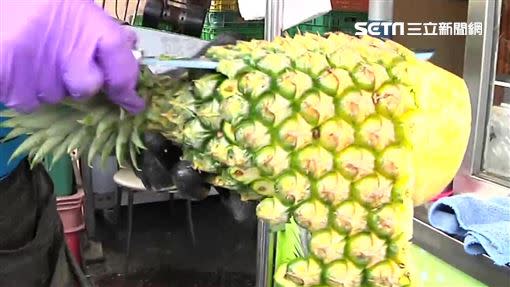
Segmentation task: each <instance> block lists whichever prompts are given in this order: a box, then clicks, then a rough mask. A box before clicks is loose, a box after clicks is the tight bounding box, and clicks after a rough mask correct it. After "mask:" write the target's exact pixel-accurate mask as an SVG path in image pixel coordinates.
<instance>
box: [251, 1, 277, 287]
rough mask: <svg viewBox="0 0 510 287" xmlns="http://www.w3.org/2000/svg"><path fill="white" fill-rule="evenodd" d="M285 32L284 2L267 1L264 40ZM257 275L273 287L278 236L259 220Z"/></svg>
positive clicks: (262, 286)
mask: <svg viewBox="0 0 510 287" xmlns="http://www.w3.org/2000/svg"><path fill="white" fill-rule="evenodd" d="M282 30H283V0H266V18H265V27H264V34H265V35H264V36H265V37H264V38H265V39H266V40H268V41H272V40H274V39H275V38H276V37H278V36H280V35H281V34H282ZM257 233H258V234H257V271H256V272H257V274H256V283H255V286H256V287H272V286H273V273H274V253H275V244H276V234H274V233H272V232H270V230H269V225H268V224H267V223H265V222H263V221H262V220H259V222H258V227H257Z"/></svg>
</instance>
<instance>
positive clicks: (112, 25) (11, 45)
mask: <svg viewBox="0 0 510 287" xmlns="http://www.w3.org/2000/svg"><path fill="white" fill-rule="evenodd" d="M0 7H1V8H0V47H1V49H0V63H1V65H0V102H1V103H3V104H4V105H6V106H7V107H9V108H12V109H15V110H18V111H21V112H30V111H33V110H34V109H36V108H37V107H38V106H39V105H40V104H42V103H52V104H53V103H57V102H59V101H61V100H62V99H63V98H64V97H65V96H71V97H73V98H76V99H81V98H87V97H90V96H93V95H95V94H96V93H98V91H99V90H100V89H101V88H103V87H104V90H105V91H106V93H107V95H108V97H109V98H110V100H111V101H112V102H114V103H116V104H118V105H120V106H121V107H123V108H125V109H126V110H127V111H128V112H131V113H137V112H139V111H141V110H142V109H143V108H144V101H143V100H142V99H141V98H140V97H138V96H137V94H136V90H135V88H136V84H137V80H138V72H139V70H138V63H137V61H136V59H135V57H134V56H133V54H132V52H131V49H132V48H133V47H134V45H135V44H136V36H135V34H134V32H132V31H128V30H127V29H126V28H125V27H123V26H121V25H120V24H118V23H116V22H115V20H114V19H112V18H110V17H109V16H108V15H107V14H106V13H105V12H104V11H103V10H102V9H101V7H99V6H97V5H96V4H95V3H94V1H92V0H61V1H55V0H23V1H17V0H1V4H0Z"/></svg>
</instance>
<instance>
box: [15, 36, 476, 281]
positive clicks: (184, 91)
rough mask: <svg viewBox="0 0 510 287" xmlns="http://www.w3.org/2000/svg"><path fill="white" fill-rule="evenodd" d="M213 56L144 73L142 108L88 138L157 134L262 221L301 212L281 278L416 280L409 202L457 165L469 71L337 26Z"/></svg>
mask: <svg viewBox="0 0 510 287" xmlns="http://www.w3.org/2000/svg"><path fill="white" fill-rule="evenodd" d="M207 57H209V58H211V59H214V60H218V61H219V67H218V70H217V72H216V73H209V74H207V75H205V76H202V77H200V78H199V79H197V80H194V81H190V80H189V79H186V78H184V79H182V78H181V79H171V78H168V79H163V78H160V77H156V78H155V80H154V78H150V77H149V78H146V79H145V80H144V84H143V86H141V87H140V90H141V93H142V94H146V95H147V99H148V101H150V103H151V104H150V107H149V109H148V110H147V111H146V113H145V114H144V115H143V116H138V117H137V118H135V119H131V118H129V119H131V120H116V121H115V124H116V125H120V128H111V134H110V135H109V136H108V140H105V139H104V138H106V137H107V136H102V135H101V133H99V131H98V130H99V125H101V123H96V122H94V123H89V125H88V126H89V127H90V130H91V132H90V135H93V136H92V137H91V139H90V142H91V143H92V144H91V145H86V144H85V145H84V146H85V147H87V146H90V147H92V146H97V147H96V148H94V149H98V150H101V151H103V152H104V151H105V150H106V151H108V150H109V149H103V148H102V147H103V146H105V145H106V144H103V142H109V141H110V138H116V139H118V138H119V137H120V134H123V135H124V136H122V139H121V140H115V142H116V145H114V146H115V147H116V149H115V150H116V151H117V156H118V157H119V158H123V157H126V156H127V155H131V157H132V158H133V159H134V158H135V155H136V153H137V152H138V149H140V148H143V145H142V143H140V142H139V140H138V138H137V134H138V133H139V132H140V131H141V130H145V129H150V130H154V131H158V132H161V133H162V134H163V135H164V136H166V137H167V138H168V139H170V140H172V141H174V142H176V143H178V144H180V145H181V147H182V150H183V152H184V158H185V159H187V160H189V161H191V162H192V163H193V165H194V167H195V168H196V169H197V170H199V171H201V172H203V173H204V175H205V176H207V177H208V178H209V181H210V182H211V183H212V184H213V185H216V186H221V187H224V188H228V189H231V190H235V191H237V192H239V193H241V195H242V197H243V198H244V199H246V200H249V199H257V200H259V199H260V200H261V202H260V203H259V205H258V207H257V215H258V216H259V217H260V218H262V219H264V220H266V221H268V222H269V223H270V224H271V225H272V226H273V228H274V229H278V228H282V227H283V226H284V224H285V223H286V222H288V221H289V219H290V218H291V217H292V218H293V219H294V220H295V222H297V223H298V224H299V225H300V226H302V227H303V228H305V229H306V230H308V231H309V232H310V233H311V240H310V242H309V250H310V251H311V255H310V256H308V257H306V258H299V259H296V260H294V261H293V262H289V263H288V264H284V265H282V266H280V267H279V270H278V273H277V281H278V283H280V284H281V285H283V286H342V287H356V286H392V287H396V286H415V285H416V280H415V279H414V278H413V277H412V275H411V271H410V270H411V266H410V264H411V263H412V262H411V261H412V260H411V259H410V258H408V257H407V248H408V246H409V244H410V243H409V240H410V239H411V237H412V217H413V214H412V209H413V205H419V204H421V203H423V202H425V201H427V200H429V199H430V198H431V197H433V196H435V195H436V194H437V193H439V192H440V191H441V190H442V189H443V188H444V187H445V186H446V185H447V184H448V182H449V181H450V180H451V179H452V178H453V176H454V175H455V172H456V171H457V169H458V167H459V165H460V163H461V161H462V158H463V155H464V151H465V149H466V146H467V142H468V138H469V132H470V121H471V118H470V117H471V114H470V103H469V95H468V91H467V88H466V85H465V83H464V82H463V81H462V79H460V78H458V77H456V76H454V75H452V74H450V73H449V72H447V71H445V70H443V69H441V68H438V67H436V66H434V65H432V64H430V63H428V62H424V61H420V60H418V59H416V58H415V56H414V54H413V53H412V52H411V51H409V50H407V49H406V48H404V47H402V46H400V45H398V44H396V43H394V42H392V41H382V40H379V39H375V38H371V37H368V36H367V37H362V38H356V37H352V36H348V35H345V34H342V33H333V34H329V35H327V36H325V37H322V36H317V35H313V34H305V35H297V36H295V37H293V38H283V37H282V38H278V39H276V40H275V41H273V42H266V41H251V42H239V43H237V44H236V45H225V46H219V47H212V48H210V49H209V50H208V52H207ZM100 106H101V105H100ZM85 113H86V112H85ZM117 119H118V115H117ZM137 119H139V120H137ZM14 120H15V118H14V119H13V121H14ZM79 124H81V123H79ZM104 125H105V124H102V126H104ZM14 126H16V125H14ZM123 126H128V127H129V128H125V130H122V127H123ZM112 127H113V126H112ZM133 127H136V129H134V128H133ZM18 128H20V127H18ZM103 129H105V128H102V129H101V131H103ZM92 130H93V131H92ZM46 133H47V130H46ZM127 134H130V135H131V136H130V137H129V138H130V139H131V140H130V139H129V138H128V137H127V136H125V135H127ZM34 135H35V134H34ZM103 137H104V138H103ZM41 138H42V136H41ZM98 138H101V139H98ZM94 141H97V142H96V143H95V144H94ZM41 142H42V140H41ZM44 145H45V144H43V146H44ZM111 145H112V143H111V142H110V144H109V145H108V146H107V147H108V148H110V146H111ZM68 146H69V145H68ZM125 146H127V148H123V147H125ZM39 148H42V147H39ZM90 150H93V149H92V148H90ZM127 151H130V152H127ZM32 153H33V154H35V155H36V156H37V149H34V152H32ZM89 154H90V152H89ZM89 158H90V156H89Z"/></svg>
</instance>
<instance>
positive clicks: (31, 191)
mask: <svg viewBox="0 0 510 287" xmlns="http://www.w3.org/2000/svg"><path fill="white" fill-rule="evenodd" d="M0 286H23V287H32V286H34V287H45V286H48V287H64V286H65V287H67V286H81V287H88V286H91V285H90V284H89V282H88V281H87V279H86V277H85V275H84V274H83V272H82V270H81V269H80V267H79V265H78V263H77V262H76V261H75V259H74V257H72V255H71V253H70V251H69V249H68V248H67V245H66V242H65V238H64V232H63V226H62V223H61V221H60V217H59V215H58V212H57V207H56V199H55V196H54V195H53V184H52V181H51V178H50V177H49V175H48V174H47V172H46V170H45V169H44V167H42V166H41V165H38V166H36V167H35V168H34V169H33V170H30V168H29V165H28V163H27V162H25V161H24V162H22V163H21V164H20V165H19V166H18V168H17V169H16V170H14V171H13V173H12V174H11V175H9V176H8V177H7V178H6V179H4V180H3V181H0Z"/></svg>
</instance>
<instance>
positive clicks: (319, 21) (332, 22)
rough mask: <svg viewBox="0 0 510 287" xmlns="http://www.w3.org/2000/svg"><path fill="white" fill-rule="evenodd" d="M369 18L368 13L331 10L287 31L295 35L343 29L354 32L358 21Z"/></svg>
mask: <svg viewBox="0 0 510 287" xmlns="http://www.w3.org/2000/svg"><path fill="white" fill-rule="evenodd" d="M367 20H368V14H367V13H357V12H341V11H331V12H329V13H327V14H325V15H323V16H319V17H317V18H315V19H312V20H310V21H307V22H304V23H301V24H299V25H296V26H294V27H292V28H289V29H288V30H287V31H286V32H287V33H289V35H291V36H294V35H295V34H297V33H298V32H301V33H305V32H309V33H318V34H321V35H322V34H325V33H327V32H335V31H341V32H344V33H348V34H354V33H355V31H356V30H355V28H354V24H356V23H357V22H366V21H367Z"/></svg>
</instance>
